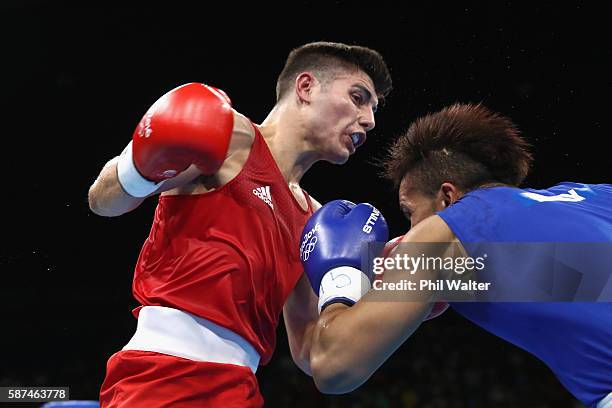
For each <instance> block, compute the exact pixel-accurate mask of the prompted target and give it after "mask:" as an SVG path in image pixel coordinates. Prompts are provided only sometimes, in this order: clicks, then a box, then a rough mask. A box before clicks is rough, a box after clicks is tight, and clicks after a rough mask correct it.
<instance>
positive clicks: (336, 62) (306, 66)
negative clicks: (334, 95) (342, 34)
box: [276, 41, 392, 101]
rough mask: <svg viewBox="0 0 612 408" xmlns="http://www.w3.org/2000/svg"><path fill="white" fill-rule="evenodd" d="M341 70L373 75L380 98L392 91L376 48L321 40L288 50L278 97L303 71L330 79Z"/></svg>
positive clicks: (385, 69) (388, 75)
mask: <svg viewBox="0 0 612 408" xmlns="http://www.w3.org/2000/svg"><path fill="white" fill-rule="evenodd" d="M341 70H351V71H354V70H361V71H363V72H365V73H366V74H367V75H368V76H369V77H370V78H371V79H372V82H373V83H374V88H375V90H376V96H377V97H378V99H379V100H380V101H383V100H384V98H385V96H387V95H388V94H389V92H390V91H391V88H392V82H391V74H390V73H389V69H388V68H387V64H386V63H385V61H384V59H383V57H382V56H381V55H380V54H379V53H378V52H377V51H375V50H373V49H371V48H367V47H362V46H358V45H346V44H342V43H333V42H322V41H321V42H313V43H309V44H305V45H302V46H301V47H298V48H295V49H294V50H292V51H291V52H290V53H289V56H288V57H287V61H286V62H285V67H284V68H283V70H282V72H281V73H280V75H279V76H278V80H277V82H276V100H277V101H280V100H281V99H282V98H283V97H284V96H285V95H286V94H287V92H288V91H289V90H290V89H292V87H293V83H294V81H295V78H296V77H297V75H299V74H300V73H302V72H305V71H313V72H314V73H315V76H317V75H318V76H319V77H320V78H318V79H327V78H328V77H330V75H329V74H332V75H333V74H334V73H337V72H338V71H341ZM331 77H332V78H333V76H331Z"/></svg>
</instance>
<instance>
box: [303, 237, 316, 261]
mask: <svg viewBox="0 0 612 408" xmlns="http://www.w3.org/2000/svg"><path fill="white" fill-rule="evenodd" d="M315 246H317V236H316V235H314V236H313V237H312V238H310V240H309V241H308V242H307V243H306V245H304V246H303V247H302V261H307V260H308V258H309V257H310V254H311V252H312V251H314V249H315Z"/></svg>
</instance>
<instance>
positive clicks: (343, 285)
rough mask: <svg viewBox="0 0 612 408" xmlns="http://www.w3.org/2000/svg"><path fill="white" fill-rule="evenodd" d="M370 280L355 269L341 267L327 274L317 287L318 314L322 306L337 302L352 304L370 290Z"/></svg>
mask: <svg viewBox="0 0 612 408" xmlns="http://www.w3.org/2000/svg"><path fill="white" fill-rule="evenodd" d="M370 286H371V284H370V279H368V277H367V276H366V275H365V274H364V273H363V272H361V271H360V270H359V269H357V268H353V267H351V266H341V267H338V268H334V269H332V270H330V271H329V272H327V273H326V274H325V275H324V276H323V279H321V286H320V287H319V313H321V309H322V308H323V306H325V305H327V304H329V303H333V301H334V300H337V301H339V302H341V301H344V302H345V303H351V304H354V303H355V302H357V301H358V300H359V299H361V297H362V296H363V295H365V294H366V293H367V292H368V291H369V290H370Z"/></svg>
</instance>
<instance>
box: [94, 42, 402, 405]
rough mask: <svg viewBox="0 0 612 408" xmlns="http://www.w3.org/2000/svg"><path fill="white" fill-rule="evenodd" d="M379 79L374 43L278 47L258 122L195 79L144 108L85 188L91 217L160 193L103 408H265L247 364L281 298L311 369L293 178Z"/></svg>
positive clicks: (302, 199)
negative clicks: (120, 147) (280, 56)
mask: <svg viewBox="0 0 612 408" xmlns="http://www.w3.org/2000/svg"><path fill="white" fill-rule="evenodd" d="M390 89H391V79H390V75H389V71H388V69H387V67H386V65H385V62H384V61H383V59H382V57H381V56H380V55H379V54H378V53H377V52H376V51H374V50H371V49H369V48H365V47H360V46H347V45H344V44H339V43H324V42H319V43H310V44H306V45H304V46H302V47H299V48H297V49H295V50H293V51H292V52H291V53H290V54H289V57H288V59H287V61H286V64H285V67H284V69H283V71H282V72H281V74H280V76H279V78H278V82H277V89H276V94H277V103H276V105H275V106H274V107H273V109H272V110H271V112H270V113H269V115H268V117H267V118H266V119H265V120H264V121H263V123H262V124H261V125H256V124H253V123H252V122H251V121H250V120H249V119H248V118H247V117H245V116H243V115H242V114H240V113H238V112H236V111H235V110H233V109H232V107H231V101H230V99H229V98H228V96H227V95H226V94H225V93H224V92H223V91H221V90H219V89H216V88H213V87H210V86H207V85H204V84H198V83H191V84H186V85H183V86H180V87H178V88H176V89H174V90H172V91H170V92H168V93H167V94H165V95H164V96H162V97H161V98H160V99H159V100H158V101H157V102H155V103H154V104H153V105H152V106H151V108H150V109H149V110H148V111H147V113H146V114H145V115H144V117H143V118H142V120H141V121H140V123H139V124H138V126H137V128H136V130H135V131H134V135H133V138H132V142H130V143H129V144H128V146H127V147H126V148H125V150H124V151H123V153H122V154H121V155H120V156H118V157H116V158H113V159H112V160H110V161H109V162H108V163H107V164H106V165H105V166H104V168H103V169H102V171H101V173H100V175H99V176H98V178H97V180H96V181H95V182H94V184H93V185H92V186H91V188H90V191H89V203H90V208H91V209H92V211H93V212H95V213H96V214H99V215H102V216H119V215H121V214H124V213H126V212H129V211H131V210H132V209H134V208H136V207H138V206H139V205H140V204H141V203H142V202H143V200H145V199H146V198H147V197H149V196H152V195H156V194H160V196H159V201H158V205H157V209H156V211H155V218H154V221H153V225H152V228H151V232H150V234H149V237H148V239H147V240H146V242H145V243H144V246H143V248H142V251H141V253H140V256H139V258H138V262H137V264H136V268H135V274H134V282H133V293H134V296H135V298H136V299H137V300H138V301H139V302H140V303H141V305H142V306H140V307H139V308H137V309H136V310H135V311H134V314H135V315H136V316H137V317H138V326H137V329H136V333H135V334H134V336H133V338H132V339H131V340H130V341H129V342H128V344H127V345H126V346H125V347H124V348H123V350H121V351H119V352H118V353H115V354H114V355H113V356H112V357H111V358H110V360H109V361H108V365H107V373H106V378H105V381H104V383H103V385H102V389H101V392H100V402H101V406H102V407H130V408H133V407H147V408H151V407H161V406H164V407H167V406H172V407H196V406H197V407H202V406H210V407H212V406H215V407H216V406H223V407H259V406H262V405H263V398H262V397H261V394H260V392H259V389H258V385H257V380H256V378H255V375H254V374H255V371H256V369H257V367H258V365H260V364H266V363H267V362H268V361H269V360H270V357H271V355H272V352H273V350H274V346H275V342H276V339H275V330H276V327H277V324H278V318H279V316H280V312H281V310H282V311H283V315H284V318H285V325H286V327H287V335H288V339H289V345H290V349H291V354H292V357H293V359H294V361H295V363H296V364H297V365H298V366H299V367H300V368H301V369H302V370H303V371H305V372H306V373H308V374H310V363H309V352H310V345H308V344H304V342H305V340H304V339H306V338H309V336H306V334H305V330H306V328H307V326H308V325H307V323H308V322H311V321H315V320H316V319H317V317H318V313H317V299H316V297H315V296H314V294H313V293H312V290H311V289H310V285H309V283H308V280H307V279H306V278H305V277H304V276H303V275H302V266H301V264H300V259H299V250H298V248H299V246H300V242H299V237H300V233H301V230H302V227H303V226H304V224H305V222H306V220H307V218H308V217H309V216H310V215H311V214H312V212H313V210H315V209H317V208H318V207H319V204H317V202H316V201H315V200H314V199H312V198H310V197H309V196H308V194H306V192H305V191H303V190H302V189H301V188H300V186H299V182H300V179H301V178H302V176H303V174H304V173H305V172H306V171H307V170H308V169H309V168H310V166H312V165H313V164H314V163H315V162H317V161H320V160H325V161H328V162H331V163H336V164H341V163H344V162H346V161H347V160H348V158H349V156H350V155H351V154H352V153H354V152H355V149H357V148H358V147H359V146H360V145H361V144H363V143H364V142H365V139H366V132H368V131H369V130H371V129H372V128H373V127H374V123H375V122H374V112H375V111H376V107H377V105H378V103H379V99H382V98H383V97H384V96H385V95H386V94H387V93H388V92H389V91H390Z"/></svg>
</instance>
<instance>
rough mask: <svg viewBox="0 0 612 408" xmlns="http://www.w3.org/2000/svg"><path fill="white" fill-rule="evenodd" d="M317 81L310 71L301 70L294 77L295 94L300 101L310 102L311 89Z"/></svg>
mask: <svg viewBox="0 0 612 408" xmlns="http://www.w3.org/2000/svg"><path fill="white" fill-rule="evenodd" d="M317 83H318V81H317V79H316V78H315V76H314V75H313V74H312V73H311V72H302V73H301V74H299V75H298V76H297V77H296V78H295V94H296V96H297V97H298V100H299V101H300V102H302V103H310V101H311V100H312V90H313V89H314V87H315V86H316V84H317Z"/></svg>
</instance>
